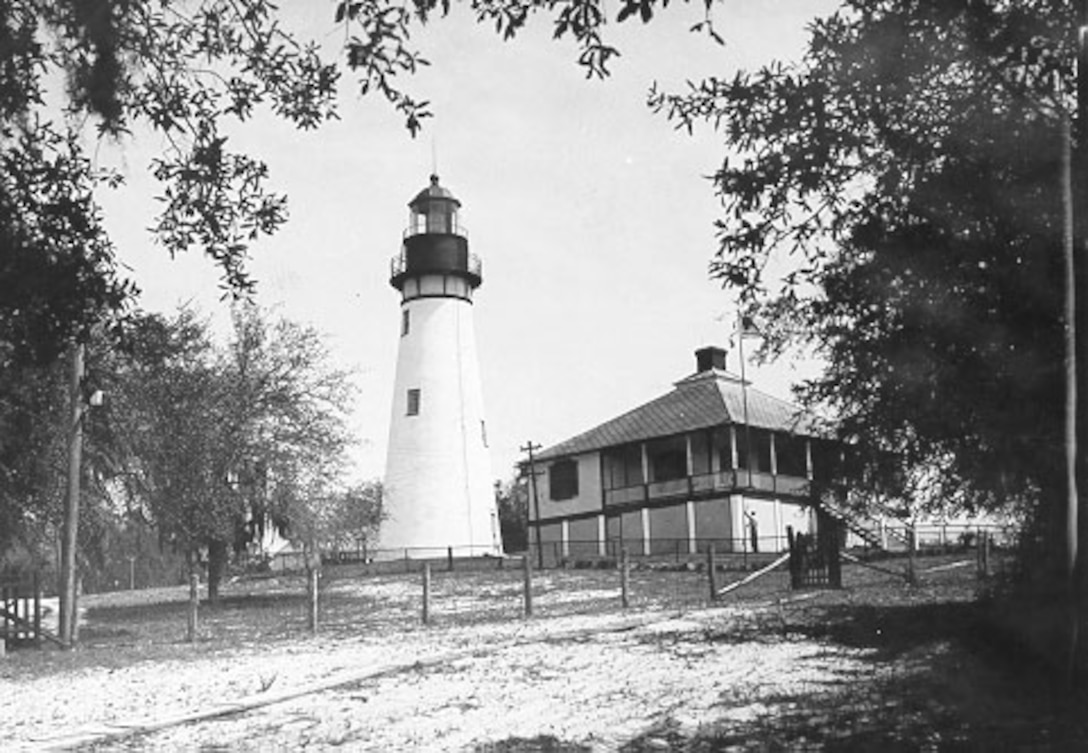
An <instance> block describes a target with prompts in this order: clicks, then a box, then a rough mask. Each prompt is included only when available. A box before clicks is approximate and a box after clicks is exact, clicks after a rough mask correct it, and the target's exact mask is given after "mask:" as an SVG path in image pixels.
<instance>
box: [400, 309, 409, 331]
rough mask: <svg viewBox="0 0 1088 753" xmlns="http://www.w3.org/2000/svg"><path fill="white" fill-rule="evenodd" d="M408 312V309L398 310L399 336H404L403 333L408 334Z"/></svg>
mask: <svg viewBox="0 0 1088 753" xmlns="http://www.w3.org/2000/svg"><path fill="white" fill-rule="evenodd" d="M410 313H411V312H410V311H408V309H404V310H403V311H401V312H400V336H401V337H404V336H405V335H407V334H408V328H409V326H410V324H411V317H410V316H409V314H410Z"/></svg>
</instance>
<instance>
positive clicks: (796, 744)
mask: <svg viewBox="0 0 1088 753" xmlns="http://www.w3.org/2000/svg"><path fill="white" fill-rule="evenodd" d="M791 638H806V639H814V640H817V641H820V642H823V643H826V644H828V645H829V646H843V647H848V648H851V649H861V650H864V651H866V654H865V660H864V662H865V669H864V670H862V671H860V672H858V673H856V674H853V675H852V674H850V673H843V674H842V675H841V676H840V678H839V679H838V680H836V681H834V682H832V683H827V684H820V685H814V686H813V687H811V688H807V689H806V690H805V692H803V693H797V694H794V695H780V696H774V697H767V696H761V697H758V698H756V697H753V698H750V699H745V698H736V697H726V698H723V703H722V717H721V720H720V721H719V722H715V723H712V724H708V725H703V726H702V727H700V728H699V729H697V730H691V729H683V728H681V726H680V725H679V724H678V723H676V722H675V721H673V720H667V721H665V722H663V723H662V724H659V725H658V726H656V727H655V728H653V729H651V730H648V731H647V732H645V733H643V734H641V735H639V736H638V737H637V738H635V739H633V740H631V741H630V742H628V743H627V744H626V745H625V746H623V748H621V750H622V751H623V752H624V753H648V752H649V751H687V752H691V753H695V752H698V753H702V752H704V751H779V750H791V751H792V750H814V751H815V750H819V751H847V752H848V753H853V752H855V751H856V752H858V753H861V752H862V751H865V752H868V751H880V753H898V752H899V751H919V750H925V751H941V752H947V753H960V752H961V751H962V752H967V751H987V752H988V751H1012V750H1016V751H1020V750H1045V751H1050V750H1060V751H1065V750H1088V721H1086V720H1085V719H1084V718H1083V717H1084V714H1083V710H1084V709H1085V708H1086V707H1088V698H1086V697H1084V696H1081V697H1080V698H1076V699H1069V698H1067V697H1064V696H1063V694H1061V693H1057V692H1055V691H1054V689H1053V688H1052V687H1051V685H1050V684H1049V681H1048V677H1049V676H1048V675H1047V674H1045V673H1044V672H1043V671H1042V670H1041V669H1040V665H1039V662H1038V660H1037V658H1035V657H1032V656H1030V655H1028V654H1026V652H1025V650H1024V648H1023V646H1022V645H1019V644H1016V643H1015V642H1013V641H1011V640H1010V639H1009V638H1008V635H1007V634H1006V633H1004V632H1002V631H1001V630H999V629H996V628H995V626H994V625H993V624H992V623H991V622H990V621H989V620H988V619H987V612H986V611H985V607H984V605H981V604H978V603H965V602H959V603H923V604H917V605H901V604H900V605H888V606H869V605H850V604H839V605H830V606H823V607H812V608H807V609H802V610H798V611H795V612H791V613H789V614H784V613H782V612H779V613H778V614H774V613H773V612H768V613H765V614H763V615H761V616H760V617H759V618H757V619H751V620H748V621H746V622H744V623H743V624H739V625H735V626H730V627H729V628H728V629H723V630H721V631H714V632H708V633H707V634H706V639H707V640H708V641H713V642H722V641H726V642H729V643H731V644H732V643H740V642H743V641H753V640H754V641H767V642H771V641H780V640H789V639H791Z"/></svg>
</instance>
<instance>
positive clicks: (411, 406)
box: [408, 389, 420, 416]
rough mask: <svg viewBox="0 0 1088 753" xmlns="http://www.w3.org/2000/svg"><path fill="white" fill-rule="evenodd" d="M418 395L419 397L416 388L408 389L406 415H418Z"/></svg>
mask: <svg viewBox="0 0 1088 753" xmlns="http://www.w3.org/2000/svg"><path fill="white" fill-rule="evenodd" d="M419 397H420V395H419V390H418V389H413V390H408V415H409V416H418V415H419Z"/></svg>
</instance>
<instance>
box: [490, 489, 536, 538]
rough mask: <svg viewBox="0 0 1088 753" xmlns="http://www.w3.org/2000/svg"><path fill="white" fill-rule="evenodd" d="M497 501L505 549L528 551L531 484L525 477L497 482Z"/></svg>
mask: <svg viewBox="0 0 1088 753" xmlns="http://www.w3.org/2000/svg"><path fill="white" fill-rule="evenodd" d="M495 503H496V507H497V508H498V511H499V528H500V530H501V531H502V547H503V551H505V552H506V553H507V554H512V553H514V552H524V551H526V550H527V549H528V548H529V484H528V483H527V482H526V480H525V479H523V478H514V479H511V480H510V481H507V482H505V483H499V482H496V484H495Z"/></svg>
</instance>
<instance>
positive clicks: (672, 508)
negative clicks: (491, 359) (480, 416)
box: [530, 347, 833, 560]
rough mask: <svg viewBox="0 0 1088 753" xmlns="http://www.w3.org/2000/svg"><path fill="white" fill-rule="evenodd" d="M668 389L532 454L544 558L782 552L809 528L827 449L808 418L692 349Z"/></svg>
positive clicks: (536, 524)
mask: <svg viewBox="0 0 1088 753" xmlns="http://www.w3.org/2000/svg"><path fill="white" fill-rule="evenodd" d="M695 357H696V366H697V368H696V373H694V374H692V375H690V376H687V377H685V378H683V379H681V380H680V381H679V382H676V383H675V387H674V389H673V390H672V391H671V392H669V393H667V394H665V395H662V396H661V397H659V398H657V399H656V400H652V401H650V402H648V403H646V404H645V405H641V406H639V407H638V408H635V409H634V410H631V411H629V412H627V413H624V414H623V415H621V416H618V417H616V418H614V419H612V420H610V421H606V422H605V423H603V424H601V425H599V426H597V427H594V428H592V429H590V430H589V431H586V432H583V433H582V434H578V435H577V436H575V437H572V438H570V439H568V440H566V441H563V442H560V443H559V444H556V445H554V446H552V447H548V448H546V449H545V450H544V451H543V452H541V453H539V454H538V455H536V457H535V458H534V463H533V465H534V469H535V474H536V483H535V495H532V493H531V495H532V496H531V497H530V536H531V541H532V542H533V543H534V544H535V543H536V542H538V541H539V542H540V545H541V549H542V550H543V552H544V556H545V558H546V559H549V560H552V559H555V558H561V557H578V556H615V555H616V554H617V553H618V552H619V550H620V547H621V546H626V547H627V549H628V550H629V551H630V552H632V553H634V554H647V555H648V554H671V553H675V554H678V555H681V554H682V555H689V554H695V553H697V552H702V551H705V550H706V549H707V547H709V546H710V545H712V544H713V546H714V547H715V549H716V551H719V552H743V551H749V552H751V551H760V552H770V551H781V550H784V549H785V548H786V547H787V539H786V529H787V527H792V529H793V531H795V532H811V531H812V529H813V528H814V525H815V523H814V515H813V513H812V510H811V506H810V505H809V504H808V503H809V501H810V499H811V497H810V493H811V492H810V487H811V484H810V481H811V480H812V479H813V478H814V474H815V477H816V478H822V476H823V473H824V472H825V471H826V469H828V468H830V462H826V461H829V460H830V459H831V453H832V452H833V449H832V448H833V445H831V444H830V443H829V442H827V441H825V440H821V439H820V438H819V437H818V435H817V432H816V426H815V422H814V421H813V417H812V416H811V415H810V414H806V413H804V412H803V411H802V410H801V409H800V408H798V407H797V406H796V405H793V404H791V403H789V402H786V401H783V400H779V399H777V398H774V397H771V396H770V395H767V394H765V393H763V392H760V391H759V390H757V389H754V388H753V387H752V386H751V385H749V384H746V383H744V382H742V381H741V379H740V378H739V377H737V376H735V375H734V374H732V373H730V372H728V371H726V369H725V351H724V350H722V349H720V348H714V347H707V348H702V349H700V350H698V351H696V353H695Z"/></svg>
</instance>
